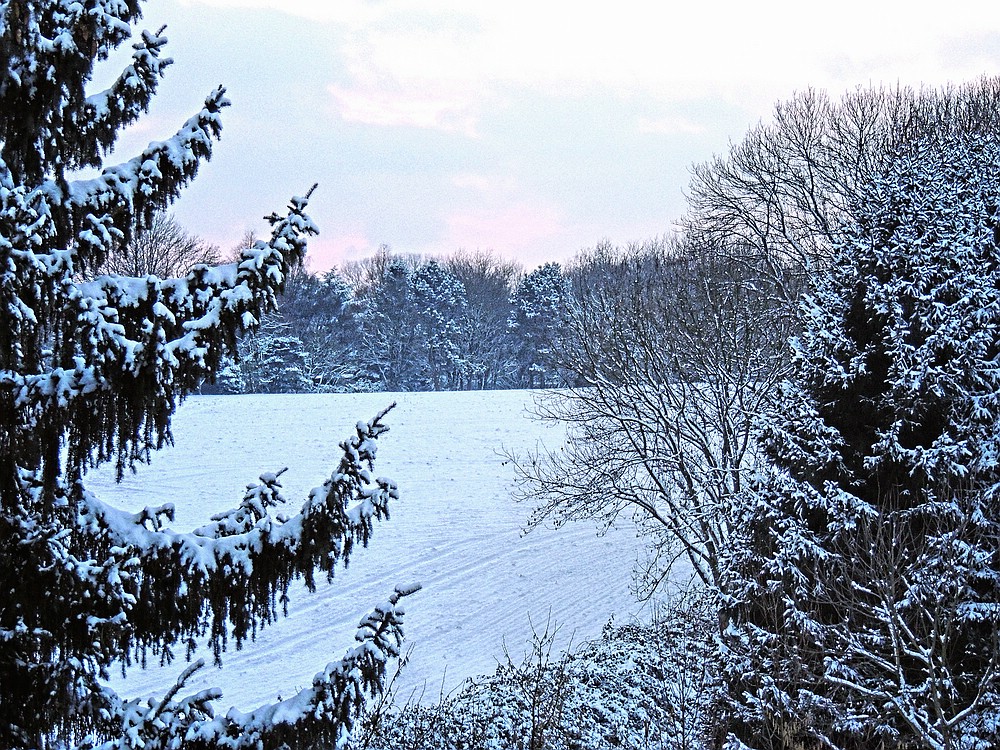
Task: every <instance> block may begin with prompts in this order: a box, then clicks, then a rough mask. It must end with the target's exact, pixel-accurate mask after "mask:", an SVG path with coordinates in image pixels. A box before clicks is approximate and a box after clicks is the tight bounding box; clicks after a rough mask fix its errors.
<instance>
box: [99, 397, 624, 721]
mask: <svg viewBox="0 0 1000 750" xmlns="http://www.w3.org/2000/svg"><path fill="white" fill-rule="evenodd" d="M531 398H532V397H531V395H530V394H529V393H526V392H522V391H510V392H495V391H494V392H471V393H404V394H351V395H289V396H225V397H198V398H192V399H189V400H188V401H187V402H186V403H185V404H184V405H183V406H182V407H181V409H180V410H179V412H178V414H177V417H176V420H175V423H174V435H175V442H176V445H175V446H174V447H172V448H169V449H165V450H163V451H161V452H160V453H159V454H157V455H154V457H153V461H152V464H151V465H150V466H145V467H141V468H140V469H139V472H138V473H137V474H136V475H133V476H127V477H125V480H124V481H123V482H122V483H121V484H118V485H116V484H115V483H114V481H113V477H112V476H111V474H110V472H105V471H103V470H102V471H101V472H98V473H95V474H92V475H91V477H90V478H89V486H90V488H91V489H92V490H94V491H95V492H96V493H97V494H98V495H99V496H101V497H102V498H104V499H105V500H108V501H111V502H113V503H115V504H116V505H119V506H120V507H125V508H130V509H139V508H141V507H143V506H145V505H159V504H162V503H166V502H171V503H174V504H175V506H176V509H177V516H176V522H175V524H174V526H175V528H177V529H178V530H189V529H192V528H195V527H197V526H199V525H201V524H203V523H204V522H205V521H206V520H207V519H208V516H209V515H211V514H212V513H216V512H219V511H221V510H225V509H227V508H230V507H233V506H234V505H236V504H238V502H239V500H240V498H241V497H242V493H243V488H244V487H245V485H246V484H247V483H248V482H252V481H254V480H255V479H256V477H257V475H258V474H259V473H261V472H263V471H276V470H278V469H281V468H282V467H285V466H287V467H289V470H288V472H287V473H286V474H285V475H283V477H282V480H283V484H284V487H285V491H286V496H287V497H288V499H289V501H290V503H291V504H294V505H298V503H299V502H300V501H301V499H302V498H304V497H305V496H306V494H307V493H308V491H309V489H311V488H312V487H314V486H316V485H319V484H321V483H322V481H323V480H324V479H325V477H326V475H327V474H328V473H329V471H330V469H331V468H332V467H333V466H334V465H335V463H336V461H337V460H338V456H339V450H338V443H339V442H340V441H341V440H342V439H343V438H345V437H347V436H348V435H349V434H351V432H352V429H353V425H354V423H355V422H357V421H358V420H359V419H370V418H371V417H372V416H374V415H375V414H376V413H377V412H378V411H379V410H381V409H382V408H384V407H385V406H387V405H388V404H389V403H392V402H393V401H397V402H398V406H397V408H396V409H395V410H394V411H393V412H392V413H391V414H390V415H389V416H388V418H387V420H386V421H387V424H389V426H390V432H389V433H388V434H386V435H385V436H383V437H382V438H381V439H380V441H379V458H378V462H377V466H376V473H377V474H378V475H380V476H388V477H391V478H392V479H393V480H395V481H396V482H397V483H398V485H399V488H400V493H401V499H400V501H399V502H398V504H397V505H396V507H395V509H394V510H393V513H392V519H391V520H390V521H389V522H387V523H385V524H382V525H381V526H380V527H378V528H376V533H375V535H374V537H373V540H372V544H371V547H370V548H369V549H366V550H360V551H358V552H357V553H356V554H355V556H354V557H353V558H352V560H351V565H350V567H349V568H348V569H346V570H340V571H338V573H337V577H336V580H335V581H334V582H333V584H332V585H326V584H325V583H323V584H321V585H320V587H319V589H318V591H317V592H316V593H314V594H309V593H308V592H306V591H305V590H304V588H302V587H296V588H294V589H293V591H292V592H291V604H290V613H289V614H290V616H289V617H288V618H287V619H281V620H279V621H278V622H277V623H276V624H275V625H273V626H270V627H268V628H266V629H265V630H264V631H263V632H262V633H260V634H259V635H258V638H257V640H256V642H253V643H250V644H247V645H246V646H245V647H244V648H243V650H242V651H239V652H236V651H232V650H231V651H229V652H227V654H226V655H225V656H224V666H223V668H222V669H221V670H220V669H216V668H215V667H212V666H208V667H206V668H204V669H203V670H202V671H201V672H200V673H198V674H196V676H195V677H194V678H193V679H192V681H191V682H190V683H189V688H190V689H191V690H192V691H193V690H200V689H203V688H206V687H220V688H222V690H223V693H224V697H223V700H222V701H221V705H220V706H219V708H225V707H227V706H229V705H235V706H237V707H239V708H241V709H250V708H254V707H256V706H257V705H260V704H262V703H266V702H270V701H273V700H274V699H275V698H276V697H277V696H278V695H279V694H280V695H282V696H284V697H288V696H290V695H291V694H292V693H293V692H295V691H297V690H298V689H301V688H303V687H307V686H308V685H309V684H310V683H311V678H312V676H313V675H314V674H315V673H316V672H317V671H319V670H320V669H321V668H322V667H323V666H324V665H325V664H326V663H327V662H329V661H332V660H334V659H336V658H338V657H339V656H341V655H342V654H343V652H344V650H345V649H346V648H347V647H348V646H349V645H350V644H351V643H352V639H353V635H354V632H355V630H356V626H357V623H358V621H359V619H360V618H361V616H362V615H364V614H365V613H366V612H367V611H369V610H370V609H371V607H372V606H373V605H374V604H377V603H378V602H380V601H382V600H384V599H385V598H386V597H387V596H388V595H389V594H390V593H391V592H392V589H393V587H394V586H395V585H398V584H408V583H411V582H419V583H421V584H422V585H423V590H422V591H420V592H418V593H417V594H415V595H413V596H412V597H410V598H409V599H408V600H407V641H408V644H409V645H411V646H412V647H413V651H412V656H411V660H410V663H409V665H408V666H407V668H406V670H405V671H404V673H403V675H402V677H401V679H400V681H399V692H398V699H402V700H406V699H408V698H410V697H411V696H413V695H415V696H417V697H419V696H420V695H423V697H424V700H432V699H435V698H436V697H437V696H438V695H439V694H440V693H441V692H445V693H447V692H449V691H451V690H452V689H453V688H455V687H456V686H457V685H458V684H459V683H460V682H461V681H462V680H463V679H465V678H468V677H472V676H475V675H478V674H485V673H489V672H492V670H493V669H494V667H495V666H496V660H497V658H499V657H501V656H502V654H503V649H504V647H505V645H506V648H507V649H508V650H509V651H510V653H511V654H512V655H513V656H514V657H516V658H517V657H519V656H520V655H521V654H522V653H523V651H524V649H525V647H526V645H527V643H528V641H529V639H530V636H531V631H532V623H533V624H534V627H535V628H537V629H539V630H541V629H543V628H544V626H545V623H546V620H547V618H549V617H551V619H552V621H553V622H555V623H558V624H559V625H560V626H561V628H562V630H561V632H560V638H561V641H560V643H561V644H562V645H564V644H565V643H567V642H568V641H569V640H570V639H571V638H572V640H573V641H574V642H580V641H581V640H586V639H589V638H592V637H595V636H596V635H598V634H599V632H600V630H601V627H602V626H603V625H604V623H606V622H607V621H608V619H609V618H611V617H612V616H614V617H615V618H616V620H617V621H619V622H622V621H625V620H627V619H628V618H629V617H631V616H633V615H635V614H636V613H638V612H639V610H640V606H639V605H638V604H637V603H636V602H635V600H634V598H633V597H632V596H631V595H630V593H629V584H630V581H631V576H630V573H631V569H632V567H633V565H634V563H635V561H636V556H637V553H638V550H639V548H640V544H639V542H638V540H637V539H636V537H635V532H634V529H632V528H622V529H612V530H611V531H610V532H609V533H608V534H606V535H604V536H598V535H597V533H596V529H595V528H594V527H593V526H592V525H589V524H584V523H580V524H575V525H571V526H569V527H565V528H563V529H559V530H553V529H538V530H535V531H532V532H531V533H529V534H527V535H522V533H521V529H522V527H523V524H524V521H525V518H526V517H527V514H528V512H529V510H530V509H529V508H528V507H525V506H524V505H519V504H517V503H515V502H514V501H513V500H512V499H511V497H510V487H511V483H512V479H513V471H512V468H511V467H510V466H509V465H504V463H503V457H502V456H501V455H500V453H499V452H500V451H501V450H502V449H508V450H514V451H515V452H523V451H525V450H526V449H529V448H533V447H534V446H535V445H536V443H537V442H538V441H542V442H544V443H546V444H548V445H555V444H557V443H558V442H559V440H560V439H561V434H560V433H559V432H558V430H553V429H551V428H546V427H544V426H541V425H539V424H538V423H537V422H534V421H533V420H531V419H530V418H529V415H528V414H527V412H526V408H528V407H530V405H531ZM289 510H292V509H289ZM210 662H211V659H210V655H209V663H210ZM183 667H184V664H183V663H181V662H176V661H175V662H174V664H172V665H170V666H168V667H166V668H164V669H160V668H159V667H156V668H149V669H146V670H139V669H134V670H132V671H130V673H129V676H128V678H127V679H126V680H124V681H123V680H121V679H119V678H116V679H115V681H114V683H113V684H114V687H115V688H116V689H117V690H119V691H120V692H121V693H122V694H123V695H126V696H130V697H135V696H140V695H141V696H145V695H159V694H162V693H163V691H164V690H165V689H166V688H168V687H169V686H170V685H171V684H172V681H173V678H174V677H175V676H176V675H177V674H179V673H180V671H181V670H182V669H183ZM186 692H187V691H186Z"/></svg>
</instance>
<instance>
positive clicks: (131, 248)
mask: <svg viewBox="0 0 1000 750" xmlns="http://www.w3.org/2000/svg"><path fill="white" fill-rule="evenodd" d="M220 260H221V256H220V253H219V248H218V247H216V246H215V245H211V244H209V243H207V242H205V241H204V240H202V239H200V238H199V237H196V236H194V235H192V234H189V233H188V232H186V231H185V230H184V228H183V227H182V226H181V225H180V224H179V223H178V222H177V220H176V219H175V218H174V217H173V215H172V214H168V213H165V212H163V211H158V212H156V213H155V214H153V218H152V221H151V222H150V224H149V226H148V227H146V228H145V229H143V230H141V231H139V232H137V233H136V234H135V236H133V237H132V240H131V241H130V242H129V243H128V244H127V245H125V246H124V247H122V248H120V249H119V250H118V251H117V252H114V253H111V254H109V255H108V257H107V259H106V260H105V261H104V263H102V264H101V266H100V267H99V268H98V269H97V272H98V273H100V274H119V275H122V276H146V275H152V276H158V277H160V278H162V279H166V278H175V277H180V276H183V275H184V274H186V273H187V272H188V271H190V270H191V268H193V267H194V266H196V265H198V264H199V263H206V264H212V263H218V262H219V261H220Z"/></svg>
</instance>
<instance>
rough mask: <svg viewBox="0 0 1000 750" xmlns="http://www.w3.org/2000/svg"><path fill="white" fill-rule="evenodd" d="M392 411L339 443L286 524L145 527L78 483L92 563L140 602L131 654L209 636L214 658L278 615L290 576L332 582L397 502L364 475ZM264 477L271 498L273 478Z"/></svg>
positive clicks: (385, 486) (392, 488) (267, 520)
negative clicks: (121, 573) (116, 569)
mask: <svg viewBox="0 0 1000 750" xmlns="http://www.w3.org/2000/svg"><path fill="white" fill-rule="evenodd" d="M393 406H394V405H393ZM391 408H393V407H392V406H390V407H389V408H388V409H386V410H384V411H382V412H380V413H379V414H378V415H377V416H376V417H375V418H374V419H373V420H371V421H370V422H359V423H358V425H357V429H356V433H357V434H356V435H355V436H353V437H351V438H349V439H347V440H345V441H344V442H343V443H341V448H342V450H343V457H342V458H341V460H340V463H339V465H338V466H337V468H336V470H335V471H334V472H333V474H332V475H331V477H330V478H329V479H328V480H327V481H326V482H325V483H324V484H323V485H322V486H321V487H317V488H315V489H314V490H312V492H310V493H309V498H308V499H307V500H306V502H305V504H304V505H303V506H302V509H301V511H300V512H299V513H298V514H296V515H294V516H292V517H291V518H289V519H287V520H286V521H284V522H282V521H280V520H279V519H278V518H275V517H272V516H270V515H266V514H265V515H262V516H260V517H259V518H257V519H256V520H255V521H254V522H253V523H252V524H233V523H232V522H231V521H232V516H231V515H230V514H218V515H217V516H216V519H218V520H216V522H215V523H214V524H210V525H208V526H204V527H202V528H200V529H198V530H196V531H194V532H191V533H178V532H175V531H172V530H170V529H168V528H163V527H162V525H160V524H149V519H150V516H151V513H150V512H149V511H148V509H147V510H144V511H141V512H139V513H128V512H125V511H122V510H120V509H117V508H114V507H112V506H110V505H108V504H106V503H104V502H103V501H101V500H100V499H98V498H97V497H96V496H94V495H93V494H92V493H90V492H89V491H87V490H85V489H83V488H82V486H81V487H80V490H81V498H80V500H79V513H80V524H79V525H80V527H81V528H82V529H85V530H86V532H87V533H88V534H89V535H91V536H92V545H93V547H94V548H95V555H94V556H95V558H97V559H103V556H104V555H106V554H111V555H113V556H114V557H115V558H117V559H118V560H120V561H121V563H122V565H123V566H125V567H126V568H127V573H126V575H127V576H128V577H129V579H130V581H131V584H130V585H131V587H133V588H134V592H135V593H134V596H135V598H136V600H137V601H141V602H142V603H143V606H142V607H141V608H137V609H136V610H135V611H133V612H131V613H130V614H129V618H130V621H132V622H134V623H135V624H136V625H137V626H138V627H137V632H136V634H135V643H134V648H135V651H136V652H138V651H139V650H141V649H143V648H146V647H154V648H156V646H157V644H158V643H161V642H163V643H167V644H169V643H175V642H178V641H180V640H182V639H186V638H188V637H198V636H201V635H203V634H204V633H205V632H206V631H207V632H209V634H210V642H211V645H212V647H213V649H214V651H215V654H216V659H217V660H219V659H221V652H222V650H223V649H224V648H225V646H226V642H227V639H228V637H229V636H230V633H231V635H232V637H233V638H235V640H236V643H237V646H239V645H240V644H242V642H243V641H244V640H245V639H246V638H247V637H248V636H249V637H253V635H254V634H255V633H256V631H257V628H258V627H260V626H261V625H262V624H265V623H269V622H272V621H273V620H274V619H275V618H276V617H277V614H278V603H279V601H280V602H282V606H284V602H285V601H286V599H285V595H286V593H287V590H288V586H289V584H290V583H291V581H292V580H293V579H295V578H299V577H302V578H304V579H305V582H306V584H307V586H309V588H310V589H313V588H315V585H316V579H315V574H316V571H322V572H323V573H325V574H326V576H327V578H328V579H332V578H333V576H334V571H335V569H336V567H337V566H338V565H340V564H344V565H346V564H347V562H348V560H349V559H350V555H351V552H352V550H353V549H354V546H355V545H356V544H361V545H362V546H367V544H368V542H369V540H370V538H371V535H372V533H373V527H374V522H375V521H378V520H383V519H386V518H388V517H389V503H390V501H392V500H394V499H397V498H398V496H399V493H398V491H397V489H396V485H395V484H394V483H393V482H392V481H391V480H388V479H385V478H373V477H372V474H371V470H372V465H373V461H374V459H375V451H376V440H377V439H378V437H379V436H380V435H382V434H383V433H384V432H386V430H387V429H388V428H387V427H386V426H385V425H384V424H383V423H382V419H383V417H384V416H385V414H386V413H387V412H388V411H389V409H391ZM263 479H264V483H265V485H267V486H269V490H268V491H269V492H270V493H271V494H272V495H273V493H274V492H275V491H276V490H277V489H278V488H279V487H280V485H278V484H277V475H265V477H264V478H263ZM251 494H252V493H248V495H251ZM160 510H164V509H160ZM160 510H157V511H154V512H153V513H152V515H158V514H159V512H160ZM165 512H167V513H169V512H170V509H169V508H168V509H165ZM224 517H228V519H229V520H228V521H227V520H225V519H224ZM151 527H152V528H151ZM97 550H100V552H97ZM126 561H130V562H126ZM123 656H124V655H123Z"/></svg>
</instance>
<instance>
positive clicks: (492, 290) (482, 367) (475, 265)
mask: <svg viewBox="0 0 1000 750" xmlns="http://www.w3.org/2000/svg"><path fill="white" fill-rule="evenodd" d="M441 262H442V264H443V265H444V267H445V268H447V269H448V271H450V272H451V273H452V274H453V275H454V276H455V277H456V278H457V279H458V280H459V281H461V282H462V284H463V286H464V287H465V297H466V300H467V303H468V304H467V307H466V310H465V325H464V327H463V333H464V336H463V340H462V341H461V342H460V343H461V348H462V356H463V358H464V359H465V361H466V362H467V363H468V366H467V369H468V372H467V375H466V380H465V382H464V383H462V384H461V387H462V388H467V389H486V388H502V387H512V386H513V385H514V382H515V376H516V371H517V361H516V359H515V357H514V354H513V352H514V342H513V338H512V336H511V332H510V329H509V327H508V324H507V322H508V319H509V318H510V313H511V304H510V295H511V292H513V290H514V287H515V286H516V285H517V282H518V280H519V279H520V278H521V277H522V276H523V275H524V270H523V269H522V268H521V266H520V265H519V264H518V263H516V262H514V261H509V260H504V259H502V258H499V257H497V256H496V255H494V254H493V253H490V252H482V251H479V252H474V253H473V252H467V251H462V250H460V251H459V252H457V253H455V254H454V255H451V256H449V257H447V258H444V259H442V261H441Z"/></svg>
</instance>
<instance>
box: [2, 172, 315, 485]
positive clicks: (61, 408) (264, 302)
mask: <svg viewBox="0 0 1000 750" xmlns="http://www.w3.org/2000/svg"><path fill="white" fill-rule="evenodd" d="M310 193H311V191H310ZM308 195H309V194H307V195H306V196H305V197H301V198H299V197H296V198H293V199H292V200H291V202H290V205H289V208H288V213H287V214H286V215H285V216H271V217H270V220H271V222H272V231H271V237H270V239H269V240H268V241H267V242H264V241H258V242H257V243H256V244H255V245H254V247H251V248H247V249H246V250H244V251H243V254H242V256H241V258H240V260H239V261H238V262H237V263H232V264H229V265H224V266H217V267H209V266H199V267H196V268H195V269H194V270H193V271H192V272H191V273H189V274H188V275H187V276H186V277H184V278H181V279H158V278H156V277H154V276H148V277H145V278H129V277H123V276H101V277H98V278H97V279H94V280H93V281H90V282H83V283H69V282H67V285H66V287H65V294H66V301H65V304H66V306H67V308H68V309H72V310H73V311H74V319H75V321H76V325H77V326H78V328H79V330H80V334H79V336H78V341H79V344H78V346H79V348H80V351H79V353H78V354H77V355H76V356H75V357H74V362H75V365H74V366H70V367H67V366H55V367H53V368H52V369H51V370H48V371H42V372H37V373H14V372H0V386H3V387H5V388H9V389H10V391H11V392H12V394H13V400H14V404H15V406H17V407H18V408H22V407H23V408H27V407H28V406H29V405H37V404H45V405H46V407H47V409H48V414H49V417H50V418H53V417H54V415H57V414H61V415H63V416H62V419H61V423H63V424H65V423H68V422H70V421H72V420H70V419H68V417H67V416H65V415H68V414H77V413H79V414H86V415H87V418H88V419H97V420H103V419H105V418H108V419H110V418H111V416H112V415H114V416H115V418H117V419H118V420H119V423H120V426H119V433H118V439H119V441H118V444H117V445H112V444H108V443H104V444H93V443H91V442H90V440H88V439H87V438H86V437H85V435H83V434H81V435H80V436H79V437H78V438H77V440H73V441H71V442H70V445H69V454H68V457H69V461H70V463H71V464H72V465H73V466H74V467H76V466H79V465H81V464H82V463H84V461H86V460H96V461H98V462H100V461H104V460H106V459H108V458H110V457H111V456H112V455H114V454H115V453H117V457H118V470H119V472H121V471H122V470H123V469H124V468H125V466H126V465H127V464H128V462H129V461H131V460H136V459H139V458H142V457H143V456H144V455H145V452H146V451H148V450H149V448H150V447H153V446H155V444H157V443H158V441H160V440H162V439H163V434H165V433H164V432H163V431H162V430H160V429H159V428H158V430H157V432H159V433H160V434H153V433H152V431H151V427H152V425H153V424H154V423H155V422H156V421H157V417H156V414H157V413H158V412H159V410H160V409H161V408H162V405H163V404H164V403H172V402H173V400H174V399H175V398H178V397H183V396H184V395H186V394H188V393H191V392H193V391H194V390H195V389H197V388H198V387H199V386H200V384H201V383H202V382H203V381H204V380H205V379H206V378H208V377H211V376H212V375H214V373H215V372H216V371H217V369H218V367H219V362H220V361H221V359H222V356H223V354H224V353H225V351H226V350H227V348H229V349H231V348H232V347H233V346H235V343H234V341H232V336H233V331H234V330H235V329H237V328H247V327H254V326H256V325H257V324H258V321H259V320H260V319H261V317H262V315H263V314H264V313H265V312H267V311H270V310H272V309H274V306H275V304H276V294H277V292H278V291H279V290H281V289H282V288H283V285H284V282H285V279H286V278H287V275H288V272H289V269H290V268H291V267H292V266H293V265H296V264H298V263H300V262H301V259H302V257H303V255H304V253H305V247H306V240H307V237H308V236H310V235H313V234H315V233H316V232H317V230H316V227H315V225H314V224H313V223H312V221H311V219H310V218H309V217H308V216H307V215H306V214H305V209H306V206H307V203H308ZM35 262H36V264H40V263H42V260H41V259H36V261H35ZM71 269H72V266H71V265H70V266H69V267H68V268H66V269H65V271H64V273H65V274H66V275H67V276H69V275H70V273H71ZM123 372H124V373H125V374H127V375H128V376H129V377H130V378H131V380H132V381H133V382H134V383H143V384H145V385H146V386H148V387H146V388H144V389H142V390H141V392H142V393H144V394H145V397H144V398H143V399H137V398H136V395H137V392H138V391H136V390H133V389H129V390H126V391H124V392H123V391H122V390H121V388H120V387H119V384H120V381H121V378H122V375H123ZM26 420H27V417H26ZM151 443H152V445H151ZM122 447H128V448H129V450H127V451H125V452H123V451H122V450H120V449H121V448H122Z"/></svg>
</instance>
